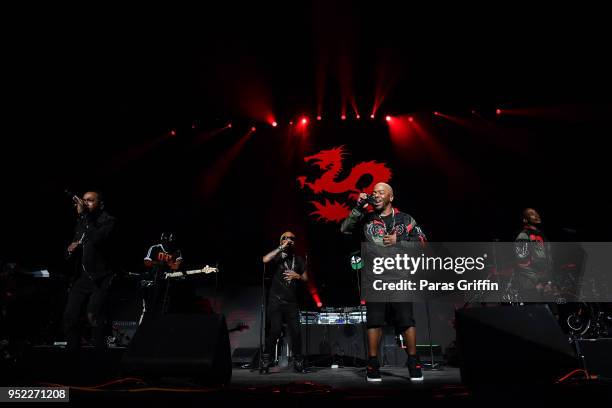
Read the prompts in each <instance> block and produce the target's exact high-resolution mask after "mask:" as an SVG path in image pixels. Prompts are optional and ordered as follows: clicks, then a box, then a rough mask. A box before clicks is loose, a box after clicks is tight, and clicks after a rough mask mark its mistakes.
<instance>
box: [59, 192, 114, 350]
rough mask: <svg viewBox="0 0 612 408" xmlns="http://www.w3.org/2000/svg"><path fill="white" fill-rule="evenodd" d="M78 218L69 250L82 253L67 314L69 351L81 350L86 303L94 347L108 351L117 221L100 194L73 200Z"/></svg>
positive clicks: (66, 309)
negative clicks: (81, 318)
mask: <svg viewBox="0 0 612 408" xmlns="http://www.w3.org/2000/svg"><path fill="white" fill-rule="evenodd" d="M73 201H74V205H75V208H76V211H77V214H78V221H77V225H76V228H75V234H74V239H73V241H72V243H71V244H70V246H69V247H68V253H69V254H70V255H72V254H75V253H77V252H79V254H80V257H79V258H78V259H77V262H78V263H79V268H78V277H77V279H76V281H74V283H73V285H72V287H71V289H70V294H69V296H68V302H67V304H66V308H65V310H64V333H65V335H66V341H67V347H66V348H67V350H69V351H73V352H74V351H76V350H78V348H79V347H80V334H79V328H78V323H79V316H80V312H81V309H82V306H83V304H84V303H87V320H88V322H89V324H90V325H91V328H92V334H93V341H94V345H95V346H96V348H97V349H98V350H103V349H104V348H105V347H106V341H105V332H106V324H107V321H106V313H105V310H106V303H107V298H108V291H109V288H110V285H111V282H112V280H113V276H114V273H113V270H112V267H111V257H112V249H113V248H112V245H111V244H112V240H113V231H114V229H115V222H116V221H115V218H114V217H113V216H111V215H110V214H108V213H107V212H106V211H105V210H104V199H103V196H102V193H100V192H99V191H87V192H86V193H85V194H84V195H83V198H79V197H77V196H74V197H73Z"/></svg>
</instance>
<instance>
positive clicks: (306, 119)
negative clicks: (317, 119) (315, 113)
mask: <svg viewBox="0 0 612 408" xmlns="http://www.w3.org/2000/svg"><path fill="white" fill-rule="evenodd" d="M307 123H308V118H306V117H303V118H302V125H305V124H307Z"/></svg>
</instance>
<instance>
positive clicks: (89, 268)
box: [74, 211, 116, 281]
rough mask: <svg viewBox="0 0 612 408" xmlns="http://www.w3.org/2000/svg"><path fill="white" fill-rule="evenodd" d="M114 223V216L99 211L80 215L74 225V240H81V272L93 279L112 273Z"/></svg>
mask: <svg viewBox="0 0 612 408" xmlns="http://www.w3.org/2000/svg"><path fill="white" fill-rule="evenodd" d="M115 223H116V220H115V217H113V216H111V215H109V214H108V213H107V212H106V211H100V212H95V213H85V214H83V215H81V216H80V217H79V220H78V222H77V225H76V227H75V233H74V241H81V245H82V252H81V264H82V273H85V274H87V275H89V276H90V277H91V278H92V279H93V280H96V281H97V280H100V279H102V278H104V277H106V276H108V275H111V274H112V273H113V270H112V267H111V260H112V251H113V249H114V248H113V246H112V238H113V232H114V230H115Z"/></svg>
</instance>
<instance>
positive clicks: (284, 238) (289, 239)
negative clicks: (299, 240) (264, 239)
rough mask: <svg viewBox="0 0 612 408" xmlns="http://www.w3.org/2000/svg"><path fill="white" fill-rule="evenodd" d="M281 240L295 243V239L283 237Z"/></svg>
mask: <svg viewBox="0 0 612 408" xmlns="http://www.w3.org/2000/svg"><path fill="white" fill-rule="evenodd" d="M281 240H283V241H295V237H282V238H281Z"/></svg>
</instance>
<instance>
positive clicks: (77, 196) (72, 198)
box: [64, 190, 79, 200]
mask: <svg viewBox="0 0 612 408" xmlns="http://www.w3.org/2000/svg"><path fill="white" fill-rule="evenodd" d="M64 193H65V194H66V195H67V196H68V197H70V199H71V200H74V197H76V198H79V195H78V194H77V193H75V192H74V191H70V190H64Z"/></svg>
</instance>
